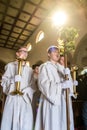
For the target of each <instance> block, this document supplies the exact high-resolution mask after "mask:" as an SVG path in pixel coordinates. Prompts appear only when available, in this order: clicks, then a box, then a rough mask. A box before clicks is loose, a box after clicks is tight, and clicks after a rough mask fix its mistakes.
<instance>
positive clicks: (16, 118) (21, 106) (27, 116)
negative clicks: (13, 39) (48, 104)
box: [0, 47, 34, 130]
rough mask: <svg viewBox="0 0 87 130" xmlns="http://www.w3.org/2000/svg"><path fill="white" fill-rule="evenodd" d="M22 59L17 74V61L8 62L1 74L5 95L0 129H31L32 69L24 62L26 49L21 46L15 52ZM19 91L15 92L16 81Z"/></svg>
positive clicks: (26, 53)
mask: <svg viewBox="0 0 87 130" xmlns="http://www.w3.org/2000/svg"><path fill="white" fill-rule="evenodd" d="M16 56H17V58H18V59H22V60H23V62H22V73H21V75H18V61H14V62H10V63H8V64H7V65H6V67H5V73H4V74H3V76H2V83H1V85H2V87H3V92H4V93H5V94H6V95H7V98H6V101H5V106H4V111H3V116H2V122H1V129H0V130H33V113H32V106H31V103H32V96H33V92H34V89H33V88H34V83H33V70H32V68H30V67H29V66H28V65H27V64H26V61H25V60H26V58H27V56H28V50H27V48H26V47H21V48H20V49H19V50H18V51H17V52H16ZM17 82H20V90H19V91H20V93H19V94H16V93H15V91H16V83H17Z"/></svg>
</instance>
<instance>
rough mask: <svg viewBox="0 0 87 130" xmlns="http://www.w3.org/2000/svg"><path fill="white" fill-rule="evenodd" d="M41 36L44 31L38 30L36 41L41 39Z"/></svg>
mask: <svg viewBox="0 0 87 130" xmlns="http://www.w3.org/2000/svg"><path fill="white" fill-rule="evenodd" d="M43 38H44V32H43V31H40V32H39V33H38V34H37V37H36V43H38V42H39V41H41V40H42V39H43Z"/></svg>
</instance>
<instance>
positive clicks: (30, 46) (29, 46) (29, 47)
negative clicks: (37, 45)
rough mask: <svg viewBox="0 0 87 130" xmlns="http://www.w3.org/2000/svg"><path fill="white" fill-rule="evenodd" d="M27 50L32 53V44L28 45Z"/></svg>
mask: <svg viewBox="0 0 87 130" xmlns="http://www.w3.org/2000/svg"><path fill="white" fill-rule="evenodd" d="M27 49H28V51H31V49H32V45H31V43H28V44H27Z"/></svg>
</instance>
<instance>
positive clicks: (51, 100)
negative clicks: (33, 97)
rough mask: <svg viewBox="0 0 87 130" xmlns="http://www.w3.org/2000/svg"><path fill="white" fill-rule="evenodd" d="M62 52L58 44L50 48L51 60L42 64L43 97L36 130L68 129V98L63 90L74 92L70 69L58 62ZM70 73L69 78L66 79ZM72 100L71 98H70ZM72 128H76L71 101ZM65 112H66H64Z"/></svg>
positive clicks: (40, 76) (39, 80)
mask: <svg viewBox="0 0 87 130" xmlns="http://www.w3.org/2000/svg"><path fill="white" fill-rule="evenodd" d="M59 57H60V54H59V48H58V47H57V46H50V47H49V48H48V58H49V60H48V61H47V62H46V63H44V64H42V65H41V66H40V70H39V76H38V87H39V89H40V91H41V98H40V103H39V108H38V113H37V118H36V123H35V130H67V121H66V102H65V101H66V100H65V96H64V93H63V91H64V90H65V89H67V88H69V89H70V92H71V93H72V92H73V89H72V88H73V81H72V79H71V76H70V70H69V69H68V68H67V69H64V66H62V65H60V64H59V63H58V60H59ZM65 74H68V78H69V80H65ZM69 100H70V98H69ZM69 110H70V130H74V123H73V112H72V104H71V101H69ZM64 112H65V113H64Z"/></svg>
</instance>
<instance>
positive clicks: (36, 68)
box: [32, 62, 43, 124]
mask: <svg viewBox="0 0 87 130" xmlns="http://www.w3.org/2000/svg"><path fill="white" fill-rule="evenodd" d="M42 63H43V62H40V63H36V64H34V65H32V69H33V74H34V80H35V83H36V91H35V93H34V96H33V101H32V107H33V115H34V124H35V120H36V115H37V109H38V105H39V100H40V95H41V92H40V90H39V88H38V74H39V66H40V65H41V64H42Z"/></svg>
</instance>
